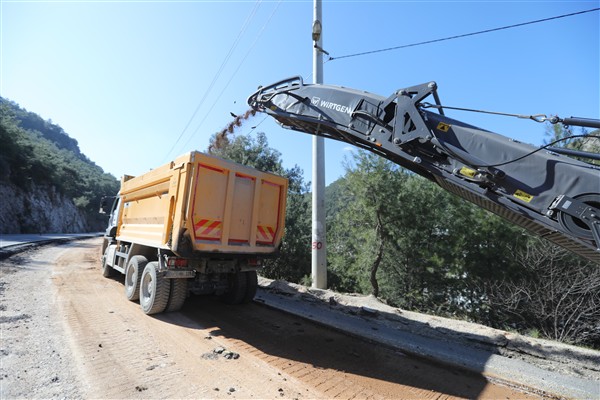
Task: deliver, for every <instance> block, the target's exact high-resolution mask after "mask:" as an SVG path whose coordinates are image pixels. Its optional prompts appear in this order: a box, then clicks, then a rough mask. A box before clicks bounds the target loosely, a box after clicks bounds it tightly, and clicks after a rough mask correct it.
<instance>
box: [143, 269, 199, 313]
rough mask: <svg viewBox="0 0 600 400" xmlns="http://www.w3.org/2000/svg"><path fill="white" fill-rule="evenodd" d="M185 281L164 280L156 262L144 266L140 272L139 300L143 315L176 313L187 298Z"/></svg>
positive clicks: (178, 279)
mask: <svg viewBox="0 0 600 400" xmlns="http://www.w3.org/2000/svg"><path fill="white" fill-rule="evenodd" d="M187 286H188V281H187V279H182V278H174V279H166V278H165V277H164V276H163V275H162V274H161V273H159V270H158V261H153V262H149V263H148V264H146V267H145V268H144V271H143V272H142V276H141V282H140V289H139V299H140V306H142V310H143V311H144V313H145V314H148V315H152V314H158V313H161V312H163V311H165V312H172V311H178V310H180V309H181V307H183V303H185V298H186V297H187Z"/></svg>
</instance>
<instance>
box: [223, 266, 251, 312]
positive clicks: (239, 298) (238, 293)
mask: <svg viewBox="0 0 600 400" xmlns="http://www.w3.org/2000/svg"><path fill="white" fill-rule="evenodd" d="M227 279H228V281H229V289H228V291H227V293H225V294H224V295H223V296H222V297H221V299H222V300H223V301H224V302H225V303H227V304H246V303H249V302H251V301H252V300H253V299H254V296H255V295H256V289H257V288H258V278H257V276H256V271H245V272H237V273H235V274H229V275H228V277H227Z"/></svg>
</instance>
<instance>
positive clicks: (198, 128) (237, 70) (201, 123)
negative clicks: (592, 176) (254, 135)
mask: <svg viewBox="0 0 600 400" xmlns="http://www.w3.org/2000/svg"><path fill="white" fill-rule="evenodd" d="M281 2H282V0H279V1H278V2H277V5H276V6H275V8H274V9H273V11H272V12H271V14H270V15H269V17H268V18H267V20H266V22H265V23H264V24H263V25H262V27H261V29H260V30H259V31H258V34H257V35H256V37H255V38H254V41H253V42H252V44H251V45H250V47H249V48H248V51H247V52H246V54H244V56H243V57H242V59H241V61H240V62H239V64H238V65H237V68H236V69H235V70H234V71H233V73H232V74H231V76H230V78H229V80H228V81H227V83H226V84H225V86H224V87H223V89H222V90H221V92H220V93H219V95H218V96H217V98H216V99H215V101H214V102H213V104H212V106H211V107H210V108H209V110H208V111H207V112H206V115H205V116H204V118H203V119H202V120H201V121H200V123H199V124H198V125H197V126H196V129H194V132H193V133H192V135H191V136H190V137H189V138H188V140H187V141H186V142H185V144H184V145H183V147H184V148H185V147H186V146H187V145H188V144H189V142H190V141H191V140H192V138H194V136H195V135H196V133H197V132H198V131H199V130H200V127H201V126H202V125H203V124H204V122H205V121H206V119H207V118H208V116H209V115H210V113H211V112H212V110H213V109H214V108H215V106H216V105H217V102H218V101H219V100H220V99H221V96H223V93H225V90H227V88H228V87H229V85H230V84H231V81H232V80H233V78H235V76H236V74H237V73H238V72H239V70H240V68H241V67H242V65H243V64H244V62H245V61H246V59H247V58H248V56H249V55H250V53H251V52H252V50H253V49H254V47H255V46H256V43H257V42H258V39H260V37H261V36H262V34H263V32H264V30H265V28H266V27H267V25H268V24H269V23H270V22H271V19H272V18H273V15H275V12H276V11H277V9H278V8H279V6H280V5H281ZM257 126H258V125H257ZM226 131H227V129H224V130H223V131H221V132H226Z"/></svg>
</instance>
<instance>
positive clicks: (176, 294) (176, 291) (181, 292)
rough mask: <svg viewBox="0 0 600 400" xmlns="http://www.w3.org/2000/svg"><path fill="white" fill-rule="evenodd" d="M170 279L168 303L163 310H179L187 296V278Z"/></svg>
mask: <svg viewBox="0 0 600 400" xmlns="http://www.w3.org/2000/svg"><path fill="white" fill-rule="evenodd" d="M169 280H170V281H171V293H170V295H169V303H168V304H167V307H166V308H165V312H172V311H179V310H181V307H183V303H185V298H186V297H187V288H188V280H187V279H184V278H174V279H169Z"/></svg>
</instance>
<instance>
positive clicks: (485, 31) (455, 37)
mask: <svg viewBox="0 0 600 400" xmlns="http://www.w3.org/2000/svg"><path fill="white" fill-rule="evenodd" d="M598 10H600V8H592V9H589V10H584V11H578V12H574V13H570V14H563V15H557V16H555V17H549V18H542V19H538V20H535V21H528V22H522V23H519V24H512V25H506V26H501V27H498V28H491V29H485V30H483V31H477V32H471V33H464V34H461V35H454V36H448V37H444V38H439V39H432V40H425V41H422V42H416V43H410V44H404V45H400V46H394V47H387V48H384V49H378V50H370V51H363V52H360V53H353V54H346V55H343V56H338V57H333V56H329V59H328V60H327V61H334V60H340V59H343V58H350V57H359V56H365V55H369V54H375V53H383V52H387V51H392V50H399V49H405V48H408V47H416V46H422V45H426V44H431V43H438V42H444V41H448V40H453V39H460V38H464V37H468V36H475V35H481V34H484V33H490V32H496V31H501V30H505V29H511V28H517V27H521V26H526V25H532V24H538V23H541V22H547V21H552V20H556V19H560V18H567V17H572V16H575V15H581V14H586V13H590V12H594V11H598Z"/></svg>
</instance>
